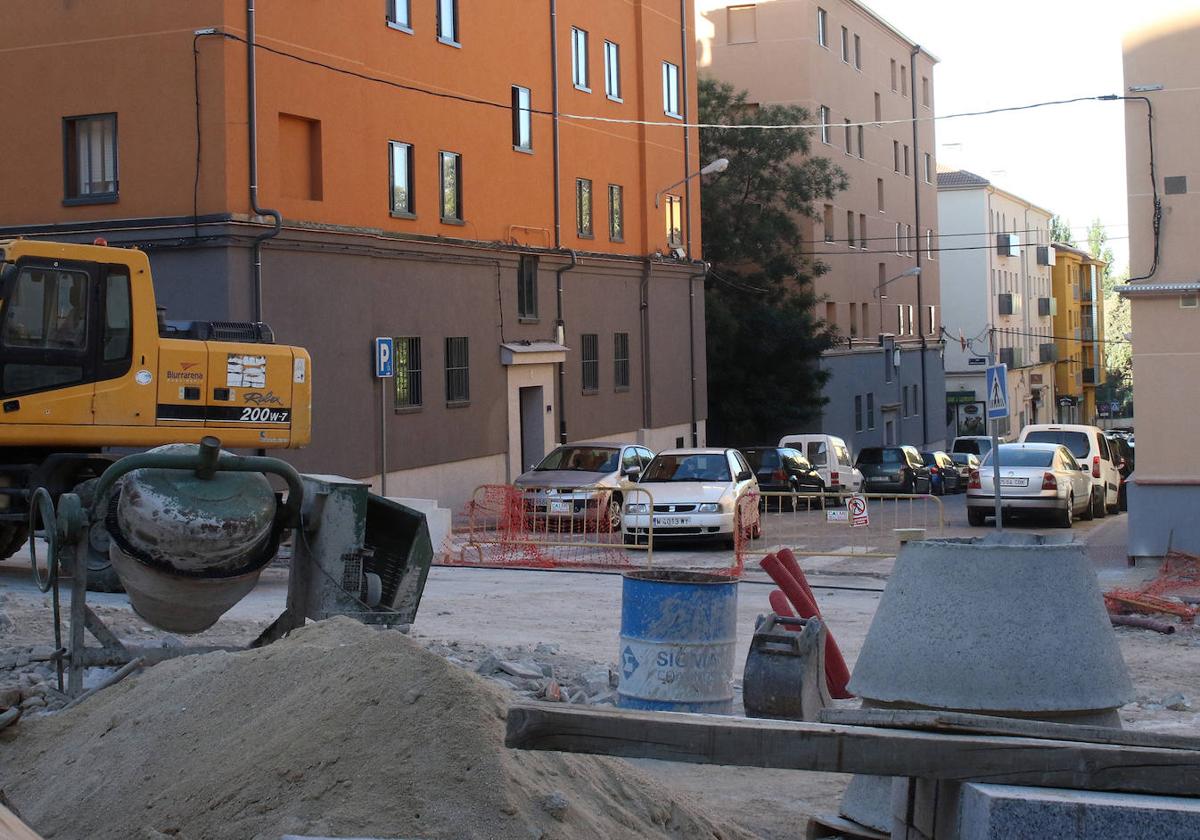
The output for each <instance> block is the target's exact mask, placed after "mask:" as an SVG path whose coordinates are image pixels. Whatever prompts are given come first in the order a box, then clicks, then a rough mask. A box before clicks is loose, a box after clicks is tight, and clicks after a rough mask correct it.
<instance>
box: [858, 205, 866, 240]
mask: <svg viewBox="0 0 1200 840" xmlns="http://www.w3.org/2000/svg"><path fill="white" fill-rule="evenodd" d="M858 247H860V248H866V247H867V214H866V213H859V214H858Z"/></svg>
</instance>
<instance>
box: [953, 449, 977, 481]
mask: <svg viewBox="0 0 1200 840" xmlns="http://www.w3.org/2000/svg"><path fill="white" fill-rule="evenodd" d="M949 455H950V460H952V461H953V462H954V466H956V467H958V477H959V479H960V481H961V483H962V486H963V489H964V490H965V489H966V487H967V482H969V481H970V480H971V470H977V469H979V456H978V455H972V454H971V453H970V452H951V453H949Z"/></svg>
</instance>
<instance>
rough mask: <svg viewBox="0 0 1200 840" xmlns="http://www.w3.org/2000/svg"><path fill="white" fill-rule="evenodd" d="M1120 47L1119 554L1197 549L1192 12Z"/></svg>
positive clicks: (1197, 206)
mask: <svg viewBox="0 0 1200 840" xmlns="http://www.w3.org/2000/svg"><path fill="white" fill-rule="evenodd" d="M1122 48H1123V53H1124V64H1125V94H1124V95H1125V96H1126V97H1129V99H1127V101H1126V102H1125V168H1126V178H1127V180H1128V191H1129V268H1130V272H1131V274H1132V275H1133V276H1132V277H1131V279H1130V281H1129V283H1128V284H1127V285H1125V286H1122V287H1120V288H1119V291H1120V292H1121V294H1123V295H1125V296H1126V297H1127V298H1128V299H1129V301H1130V310H1131V313H1132V320H1133V378H1134V382H1135V383H1137V384H1136V389H1135V392H1134V417H1135V422H1136V431H1137V468H1136V471H1135V472H1134V475H1133V480H1132V482H1131V484H1130V486H1129V555H1130V556H1131V557H1161V556H1162V555H1164V554H1166V553H1167V551H1169V550H1171V549H1180V550H1183V551H1189V552H1200V518H1198V517H1197V516H1196V511H1197V510H1198V509H1200V450H1198V449H1197V448H1196V446H1195V445H1194V440H1195V426H1196V420H1197V418H1198V417H1200V387H1197V374H1200V236H1197V233H1198V232H1200V159H1198V158H1197V147H1196V137H1197V136H1200V62H1197V61H1196V55H1197V53H1200V10H1198V11H1192V12H1188V13H1183V14H1177V15H1175V16H1173V17H1170V18H1165V19H1163V20H1160V21H1158V22H1156V23H1154V24H1152V25H1150V26H1146V27H1144V28H1142V29H1140V30H1137V31H1135V32H1131V33H1129V34H1128V35H1126V37H1125V39H1124V42H1123V45H1122ZM1151 108H1152V109H1153V116H1152V118H1153V130H1154V138H1153V142H1154V147H1153V157H1151V147H1150V135H1149V132H1148V130H1147V118H1148V117H1149V116H1150V115H1151V114H1150V109H1151ZM1152 166H1153V168H1152ZM1110 338H1120V336H1110Z"/></svg>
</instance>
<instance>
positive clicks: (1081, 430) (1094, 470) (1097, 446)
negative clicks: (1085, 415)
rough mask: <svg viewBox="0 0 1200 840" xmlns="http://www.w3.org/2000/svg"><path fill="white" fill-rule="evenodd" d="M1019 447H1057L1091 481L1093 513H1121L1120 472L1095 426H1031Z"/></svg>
mask: <svg viewBox="0 0 1200 840" xmlns="http://www.w3.org/2000/svg"><path fill="white" fill-rule="evenodd" d="M1020 442H1021V443H1060V444H1062V445H1063V446H1065V447H1067V449H1070V450H1071V454H1072V455H1074V456H1075V460H1076V461H1078V462H1079V467H1080V469H1083V470H1087V471H1088V473H1089V474H1090V475H1091V477H1092V490H1093V493H1094V495H1093V497H1092V513H1093V515H1095V516H1105V515H1107V514H1109V513H1117V512H1119V511H1120V509H1121V508H1120V506H1119V499H1120V492H1121V471H1120V469H1119V468H1118V466H1117V459H1116V458H1114V457H1113V454H1112V452H1111V451H1110V450H1109V448H1108V439H1107V438H1106V437H1105V436H1104V432H1102V431H1100V428H1099V427H1098V426H1083V425H1071V424H1066V423H1034V424H1032V425H1029V426H1026V427H1025V428H1024V429H1022V430H1021V440H1020Z"/></svg>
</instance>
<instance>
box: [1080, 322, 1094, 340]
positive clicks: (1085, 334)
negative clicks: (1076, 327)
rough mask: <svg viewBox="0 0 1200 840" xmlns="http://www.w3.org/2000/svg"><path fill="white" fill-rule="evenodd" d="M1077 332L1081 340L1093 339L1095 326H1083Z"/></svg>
mask: <svg viewBox="0 0 1200 840" xmlns="http://www.w3.org/2000/svg"><path fill="white" fill-rule="evenodd" d="M1079 332H1080V338H1081V339H1082V340H1083V341H1095V340H1096V328H1095V327H1093V326H1091V325H1088V326H1085V327H1084V328H1083V329H1082V330H1080V331H1079Z"/></svg>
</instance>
